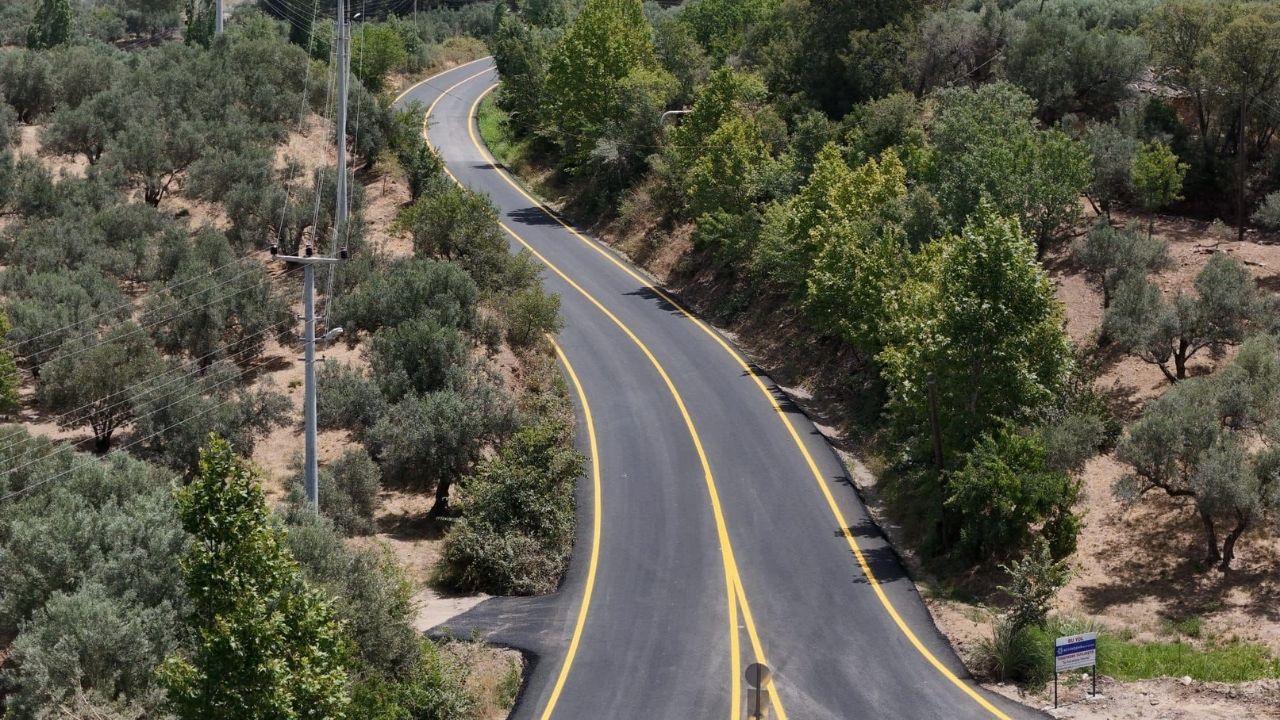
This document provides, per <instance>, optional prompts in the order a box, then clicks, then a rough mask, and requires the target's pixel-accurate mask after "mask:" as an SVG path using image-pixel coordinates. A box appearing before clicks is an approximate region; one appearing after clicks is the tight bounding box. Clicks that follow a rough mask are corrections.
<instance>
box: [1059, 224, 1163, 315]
mask: <svg viewBox="0 0 1280 720" xmlns="http://www.w3.org/2000/svg"><path fill="white" fill-rule="evenodd" d="M1071 257H1072V258H1073V259H1074V260H1075V261H1076V263H1077V264H1079V265H1080V267H1081V268H1082V269H1083V270H1084V272H1085V275H1086V276H1087V277H1088V278H1089V279H1090V280H1092V281H1094V282H1095V283H1097V284H1098V287H1100V288H1102V307H1103V309H1104V310H1105V309H1106V308H1109V307H1111V298H1112V297H1113V296H1114V295H1115V292H1116V289H1117V288H1118V287H1120V283H1121V281H1123V280H1124V279H1126V278H1129V277H1146V276H1147V275H1150V274H1151V273H1153V272H1158V271H1160V270H1167V269H1169V268H1170V267H1172V266H1173V258H1172V257H1171V256H1170V255H1169V243H1167V242H1165V241H1163V240H1157V239H1155V238H1153V237H1151V236H1150V235H1148V236H1146V237H1143V236H1142V233H1141V232H1140V231H1139V230H1138V228H1137V227H1135V226H1133V225H1130V226H1128V227H1124V228H1114V227H1112V226H1111V223H1109V222H1107V221H1105V220H1099V221H1098V222H1097V223H1095V224H1094V226H1093V227H1092V228H1090V229H1089V233H1088V235H1086V236H1085V237H1084V238H1083V239H1081V240H1077V241H1076V242H1075V243H1073V244H1072V246H1071Z"/></svg>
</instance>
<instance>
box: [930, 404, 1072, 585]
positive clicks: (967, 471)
mask: <svg viewBox="0 0 1280 720" xmlns="http://www.w3.org/2000/svg"><path fill="white" fill-rule="evenodd" d="M947 487H948V489H949V491H950V496H949V497H948V498H947V501H946V505H947V507H948V508H949V509H951V510H952V511H954V512H955V513H956V516H957V518H958V521H959V524H960V545H961V548H962V549H963V550H964V551H965V552H966V553H968V554H969V556H970V557H972V558H974V559H976V560H983V559H986V558H989V557H991V556H993V555H994V554H996V553H998V552H1008V551H1011V550H1015V549H1018V548H1022V547H1026V546H1027V544H1028V543H1029V542H1030V541H1031V540H1032V538H1033V537H1034V536H1035V533H1036V532H1037V528H1040V529H1039V533H1040V535H1041V536H1042V537H1044V538H1045V539H1046V540H1047V541H1048V543H1049V544H1050V545H1052V547H1053V549H1054V555H1055V556H1056V557H1064V556H1065V555H1068V554H1070V553H1071V552H1072V551H1074V550H1075V543H1076V534H1077V532H1078V531H1079V519H1078V518H1076V517H1075V516H1074V515H1073V514H1072V511H1071V507H1072V505H1073V504H1074V503H1075V499H1076V496H1077V495H1078V494H1079V485H1078V484H1077V483H1076V482H1075V481H1073V480H1072V479H1071V478H1070V477H1068V476H1067V475H1066V474H1065V473H1062V472H1058V471H1054V470H1051V469H1049V468H1048V467H1047V466H1046V464H1045V447H1044V440H1043V438H1042V437H1040V435H1039V434H1023V433H1020V432H1018V431H1017V430H1015V429H1014V428H1013V427H1011V426H1010V425H1007V424H1006V425H1004V426H1002V427H1000V428H998V429H996V430H995V431H993V432H990V433H987V434H985V435H983V436H982V437H981V438H980V439H979V440H978V443H977V445H976V446H975V447H974V448H973V450H971V451H970V452H969V454H968V455H967V456H966V458H965V463H964V467H963V468H961V469H960V470H958V471H955V472H953V473H951V475H950V477H949V479H948V483H947Z"/></svg>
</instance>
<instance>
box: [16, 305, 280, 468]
mask: <svg viewBox="0 0 1280 720" xmlns="http://www.w3.org/2000/svg"><path fill="white" fill-rule="evenodd" d="M292 322H294V320H293V319H292V318H290V319H288V320H280V321H277V322H275V323H272V324H271V325H268V326H267V327H265V328H263V329H261V330H259V331H258V332H256V333H253V334H251V335H246V336H245V337H242V338H240V339H239V340H237V341H236V342H237V343H241V342H245V341H246V340H251V339H253V338H255V337H258V336H259V335H264V334H266V333H269V332H271V331H272V330H274V329H276V328H278V327H280V326H282V325H287V324H290V323H292ZM231 344H232V343H228V344H226V345H222V346H220V347H218V348H216V349H214V350H212V351H210V352H208V353H206V354H204V355H201V356H200V357H198V358H193V359H191V360H189V361H187V362H186V363H179V364H178V365H175V366H173V367H170V368H169V369H167V370H164V371H163V372H161V373H159V374H157V375H155V376H152V377H150V378H148V379H146V380H143V381H142V382H137V383H133V384H132V385H129V386H128V387H125V388H121V389H120V390H117V391H116V392H113V393H111V394H110V395H107V396H105V397H100V398H97V399H96V400H93V401H91V402H87V403H85V404H84V405H81V406H80V407H77V408H73V409H71V410H67V411H64V412H61V413H59V414H57V415H55V416H53V417H51V418H43V421H44V422H51V423H54V424H55V425H59V424H60V422H61V421H62V420H64V419H66V418H69V417H73V416H75V415H78V414H80V413H82V412H87V411H89V410H91V409H93V406H94V405H97V404H98V403H101V402H105V401H107V400H110V399H112V398H114V397H117V396H120V395H126V397H125V398H124V399H123V400H120V401H118V402H115V403H112V404H111V405H108V406H106V407H103V408H99V409H97V410H94V412H99V413H101V412H106V411H107V410H113V409H115V408H117V407H120V406H121V405H124V404H125V403H131V402H134V401H136V400H137V399H138V398H139V397H143V396H146V395H148V394H150V393H153V392H156V391H157V390H160V389H161V388H164V387H168V386H169V385H172V384H173V383H175V382H178V381H179V380H182V379H184V378H189V377H191V376H193V375H198V374H200V373H202V372H204V371H205V370H206V369H208V368H207V367H206V366H202V365H200V362H201V361H203V360H207V359H209V358H211V357H213V356H214V355H217V354H218V353H220V352H222V351H224V350H228V349H229V348H230V345H231ZM251 349H252V348H251V347H247V348H243V349H241V350H238V351H236V352H234V353H232V354H230V355H228V356H227V357H226V358H224V359H227V360H230V359H231V358H234V357H237V356H240V355H243V354H244V353H246V352H248V351H249V350H251ZM184 364H190V365H194V366H195V367H194V369H192V370H190V371H189V372H186V373H183V374H182V375H179V376H176V377H174V378H171V379H170V380H168V381H166V382H164V383H161V384H159V385H152V384H151V383H153V382H154V381H156V380H159V379H160V378H163V377H165V376H166V375H170V374H172V373H174V372H176V371H178V370H180V369H181V368H182V365H184ZM142 386H147V388H146V390H144V391H142V392H141V393H140V394H138V395H130V394H129V392H130V391H131V390H134V389H136V388H138V387H142ZM9 447H12V445H11V446H6V447H0V453H3V452H4V451H6V450H8V449H9Z"/></svg>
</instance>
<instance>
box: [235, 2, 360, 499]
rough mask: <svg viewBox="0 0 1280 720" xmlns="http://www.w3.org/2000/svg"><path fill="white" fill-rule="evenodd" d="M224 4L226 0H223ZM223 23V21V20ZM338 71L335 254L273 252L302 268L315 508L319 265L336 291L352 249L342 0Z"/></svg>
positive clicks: (309, 483)
mask: <svg viewBox="0 0 1280 720" xmlns="http://www.w3.org/2000/svg"><path fill="white" fill-rule="evenodd" d="M218 2H219V4H221V0H218ZM219 24H221V23H219ZM336 31H337V36H338V37H337V43H336V45H337V65H338V68H337V71H338V112H337V127H336V128H335V130H336V132H335V134H336V135H337V143H338V183H337V185H338V187H337V191H338V192H337V194H338V197H337V202H336V204H335V206H334V223H333V253H334V254H333V255H332V256H328V257H324V256H317V255H316V254H315V247H314V246H315V245H319V244H320V242H319V238H314V242H313V244H312V245H308V246H307V247H305V248H304V249H303V251H302V254H301V255H280V254H278V252H279V248H278V246H276V245H272V246H271V255H272V257H274V258H276V259H277V260H283V261H284V262H286V263H290V264H293V265H301V266H302V315H303V325H302V327H303V331H302V348H303V358H302V362H303V388H302V393H303V397H302V416H303V436H304V440H303V442H304V451H305V459H304V461H303V482H304V485H305V487H306V490H307V502H308V503H310V505H311V507H312V508H313V509H316V508H319V505H320V461H319V458H318V456H317V453H316V266H317V265H328V266H330V271H331V272H330V273H329V290H330V295H332V289H333V273H332V266H334V265H337V264H338V263H340V262H342V261H343V260H346V259H347V248H346V245H345V243H342V244H340V243H341V242H342V237H343V236H342V232H343V230H344V229H345V225H346V222H347V71H348V70H349V69H350V68H349V62H348V48H347V42H348V37H347V21H346V9H345V7H344V3H343V0H338V23H337V28H336ZM341 334H342V328H328V332H326V333H325V334H324V337H323V338H322V341H324V342H328V341H330V340H333V339H334V338H336V337H337V336H338V335H341Z"/></svg>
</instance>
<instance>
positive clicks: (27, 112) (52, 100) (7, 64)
mask: <svg viewBox="0 0 1280 720" xmlns="http://www.w3.org/2000/svg"><path fill="white" fill-rule="evenodd" d="M58 94H59V88H58V77H57V74H56V73H55V71H54V68H53V62H52V59H51V58H50V56H49V54H48V53H43V52H40V51H37V50H26V49H12V50H5V51H4V52H3V53H0V95H3V96H4V99H5V100H7V101H8V103H9V104H10V105H12V106H13V109H14V110H17V111H18V120H20V121H21V122H24V123H32V122H35V121H36V119H37V118H39V117H40V116H41V115H43V114H45V113H46V112H49V111H50V110H52V109H53V108H54V106H55V105H57V103H58Z"/></svg>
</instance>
